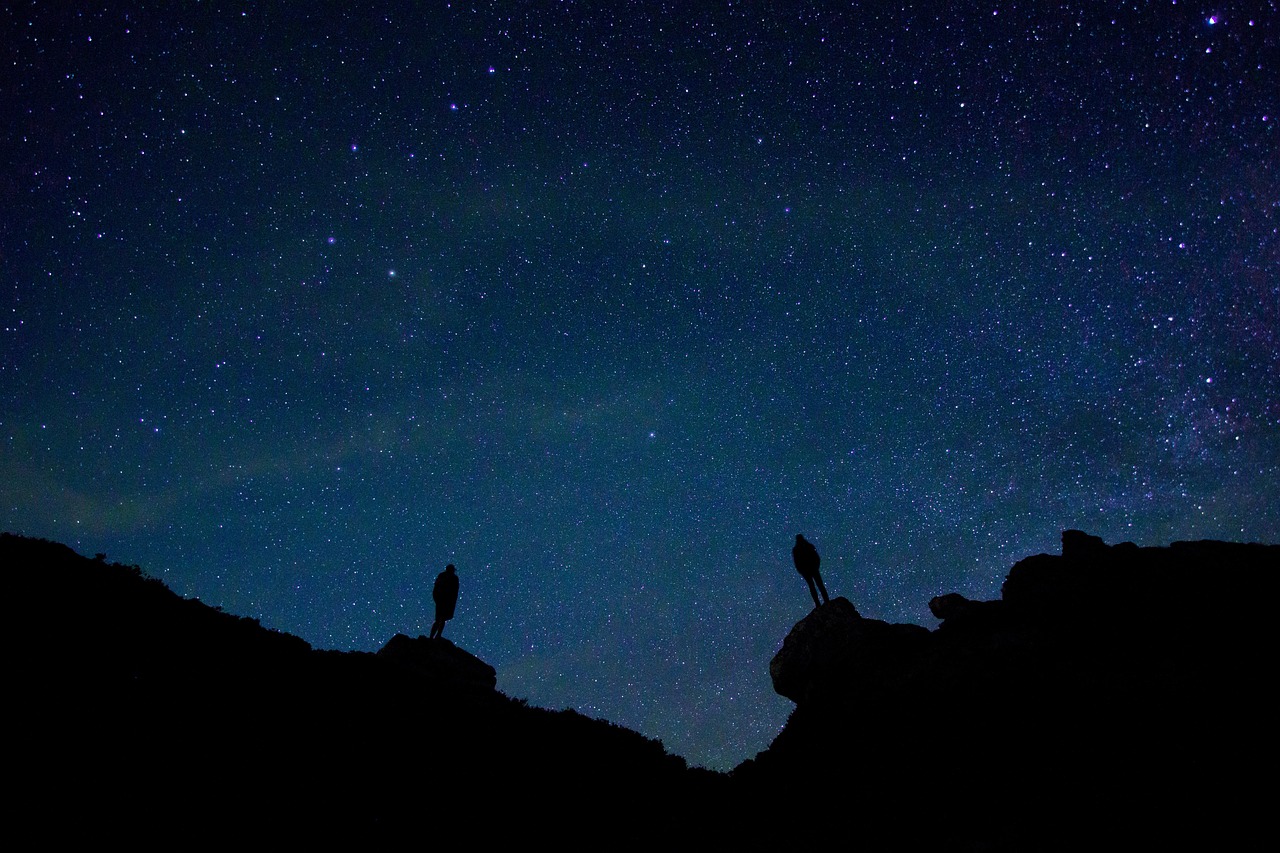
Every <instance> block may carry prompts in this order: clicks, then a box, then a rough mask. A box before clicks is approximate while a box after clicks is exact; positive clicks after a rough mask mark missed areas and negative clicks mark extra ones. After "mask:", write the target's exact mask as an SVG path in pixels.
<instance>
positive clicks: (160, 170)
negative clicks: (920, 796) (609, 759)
mask: <svg viewBox="0 0 1280 853" xmlns="http://www.w3.org/2000/svg"><path fill="white" fill-rule="evenodd" d="M0 27H2V28H3V32H4V37H3V40H2V41H3V44H4V53H3V55H2V57H0V58H2V59H3V63H4V65H3V67H4V72H3V74H2V75H0V79H3V88H2V89H0V98H2V100H0V110H2V111H3V115H2V118H3V122H2V124H3V129H0V134H2V137H0V138H3V140H4V143H3V144H4V150H5V155H6V156H5V158H4V172H3V181H2V182H0V202H2V206H3V210H4V213H3V215H2V218H0V273H2V274H3V285H4V304H3V306H2V309H3V312H4V314H3V321H2V323H0V335H2V337H0V528H2V529H5V530H10V531H13V532H21V533H25V534H29V535H36V536H43V537H48V538H51V539H56V540H59V541H63V542H66V543H68V544H70V545H72V546H73V547H76V548H77V549H78V550H80V551H81V552H82V553H87V554H93V553H96V552H105V553H107V554H108V556H109V558H111V559H113V560H118V561H121V562H125V563H131V564H132V563H136V564H139V565H141V566H142V567H143V569H144V570H146V571H147V572H148V573H150V574H153V575H155V576H157V577H160V578H162V579H163V580H164V581H165V582H166V583H167V584H168V585H169V586H170V587H171V588H172V589H174V591H176V592H178V593H179V594H182V595H185V596H196V597H199V598H200V599H201V600H203V601H205V602H206V603H208V604H213V605H218V606H221V607H223V608H224V609H225V610H227V611H229V612H232V613H236V614H239V615H245V616H253V617H256V618H259V619H261V621H262V623H263V624H264V625H266V626H268V627H272V628H277V629H280V630H283V631H287V632H290V633H293V634H297V635H298V636H300V637H302V638H304V639H306V640H307V641H309V642H311V643H312V644H313V645H315V646H317V647H321V648H337V649H359V650H368V651H372V650H376V649H377V648H379V647H381V646H382V645H383V644H384V643H385V642H386V641H387V640H388V639H389V638H390V637H391V636H392V635H393V634H395V633H396V632H404V633H408V634H411V635H415V636H416V635H418V634H425V633H427V631H428V629H429V627H430V625H431V621H432V618H433V610H432V605H431V594H430V593H431V584H432V582H433V580H434V578H435V576H436V574H437V573H438V572H439V571H441V570H442V569H443V568H444V566H445V564H446V563H450V562H452V563H455V564H456V565H457V567H458V574H459V577H460V579H461V594H460V597H459V603H458V613H457V616H456V618H455V619H454V620H453V621H452V622H450V623H449V625H448V626H447V628H446V629H445V636H446V637H447V638H449V639H451V640H453V641H454V642H456V643H458V644H459V645H461V646H463V647H464V648H466V649H468V650H469V651H471V652H473V653H475V654H477V655H479V656H480V657H481V658H483V659H485V660H486V661H487V662H489V663H490V664H492V665H493V666H494V667H495V668H496V669H497V671H498V684H499V688H500V689H502V690H503V691H504V692H506V693H508V694H510V695H513V696H518V697H524V698H528V699H529V700H530V701H531V702H533V703H534V704H537V705H542V706H545V707H550V708H557V709H558V708H565V707H572V708H576V709H577V710H579V711H581V712H583V713H585V714H589V715H591V716H597V717H603V718H605V719H608V720H610V721H612V722H615V723H619V724H621V725H625V726H628V727H631V728H635V729H637V730H639V731H641V732H643V733H644V734H646V735H649V736H651V737H658V738H661V739H662V740H663V742H664V743H665V744H666V746H667V748H668V749H669V750H670V751H672V752H676V753H679V754H681V755H683V756H685V757H686V758H688V759H689V760H690V761H691V762H692V763H695V764H701V765H706V766H710V767H714V768H716V769H728V768H730V767H732V766H734V765H735V764H737V763H738V762H739V761H741V760H743V759H745V758H748V757H751V756H752V755H754V754H755V752H756V751H758V750H760V749H763V748H764V747H765V746H767V745H768V743H769V741H770V740H771V739H772V737H773V736H774V735H775V734H776V733H777V731H778V730H779V728H780V727H781V725H782V723H783V722H784V721H785V719H786V716H787V714H788V713H789V711H790V708H791V707H792V706H791V703H790V702H789V701H787V700H785V699H782V698H781V697H778V696H777V695H775V694H774V693H773V692H772V688H771V685H770V682H769V676H768V662H769V659H770V657H771V656H772V655H773V653H774V652H775V651H776V649H777V648H778V647H779V646H780V644H781V641H782V638H783V637H784V636H785V635H786V632H787V631H788V630H789V629H790V628H791V626H792V625H793V624H794V623H795V622H796V621H797V620H798V619H800V618H801V617H802V616H804V615H805V613H806V612H808V610H809V609H810V607H811V606H812V602H811V601H810V599H809V595H808V591H807V590H806V588H805V585H804V582H803V580H802V579H801V578H800V577H799V576H798V575H797V574H796V572H795V570H794V569H793V568H792V566H791V556H790V548H791V545H792V543H793V541H794V537H795V534H796V533H804V534H805V535H806V537H807V538H809V539H810V540H811V541H813V542H814V544H815V545H816V546H817V548H818V550H819V551H820V552H821V554H822V559H823V563H822V566H823V576H824V579H825V581H826V585H827V588H828V589H829V590H830V591H831V593H832V595H841V596H845V597H847V598H849V599H850V600H851V601H852V602H853V603H854V605H855V606H856V607H857V608H858V609H859V611H860V612H861V613H862V614H863V615H865V616H870V617H875V618H880V619H886V620H890V621H910V622H916V623H918V624H924V625H928V626H930V627H932V626H933V625H934V624H936V622H935V620H933V619H932V617H931V616H930V614H929V612H928V609H927V602H928V600H929V598H930V597H932V596H934V595H937V594H940V593H944V592H950V591H959V592H962V593H964V594H965V595H968V596H970V597H977V598H994V597H997V596H998V595H999V589H1000V583H1001V581H1002V580H1003V578H1004V575H1005V573H1006V572H1007V571H1008V569H1009V567H1010V566H1011V565H1012V564H1013V563H1014V562H1015V561H1016V560H1018V559H1020V558H1021V557H1024V556H1027V555H1030V554H1033V553H1037V552H1042V551H1051V552H1056V551H1057V549H1058V541H1059V535H1060V531H1061V530H1063V529H1065V528H1071V527H1077V528H1082V529H1085V530H1087V531H1089V532H1091V533H1094V534H1097V535H1101V536H1103V537H1104V538H1105V539H1107V540H1108V541H1111V542H1116V541H1122V540H1132V541H1135V542H1137V543H1139V544H1142V545H1158V544H1165V543H1168V542H1169V541H1172V540H1175V539H1198V538H1218V539H1230V540H1242V541H1270V542H1275V541H1277V540H1278V539H1280V536H1277V530H1278V529H1280V485H1277V484H1280V340H1278V334H1280V333H1278V330H1280V132H1277V125H1278V124H1280V66H1278V65H1277V61H1276V57H1278V56H1280V36H1278V32H1280V12H1278V11H1277V7H1276V4H1275V3H1265V2H1264V3H1254V4H1247V5H1246V4H1223V5H1218V6H1214V5H1204V4H1197V3H1185V2H1178V3H1174V2H1150V3H1142V2H1140V3H1136V4H1126V8H1125V9H1124V10H1122V11H1115V10H1110V9H1102V8H1100V7H1099V4H1088V3H1079V4H1071V3H1017V4H1007V3H986V4H967V3H947V4H943V3H927V4H911V5H903V6H890V5H888V4H867V5H866V6H862V5H850V6H848V7H837V6H836V5H835V4H825V3H823V4H813V3H770V4H764V3H734V4H727V3H706V4H695V3H678V4H677V3H672V4H659V3H634V4H623V3H609V4H585V3H584V4H575V3H439V2H433V3H372V4H360V8H358V9H355V8H351V9H349V8H346V4H337V3H335V4H324V3H311V4H302V3H296V4H283V3H258V4H248V3H201V4H195V3H190V4H188V3H182V4H173V3H155V4H141V3H106V4H94V5H90V4H75V3H21V4H10V5H9V6H6V7H5V9H4V10H3V11H0ZM52 627H53V629H54V630H56V626H52Z"/></svg>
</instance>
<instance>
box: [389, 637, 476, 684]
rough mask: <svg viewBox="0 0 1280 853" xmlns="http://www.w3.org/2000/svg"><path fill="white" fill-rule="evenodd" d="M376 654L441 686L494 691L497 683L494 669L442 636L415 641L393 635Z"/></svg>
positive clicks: (420, 638)
mask: <svg viewBox="0 0 1280 853" xmlns="http://www.w3.org/2000/svg"><path fill="white" fill-rule="evenodd" d="M378 657H380V658H382V659H383V660H387V661H391V662H393V663H396V664H399V665H400V666H403V667H405V668H406V669H410V670H412V671H414V672H416V673H417V674H418V675H421V676H423V677H424V678H426V679H428V680H429V681H431V682H432V683H434V684H437V685H439V686H442V687H458V688H478V689H482V690H493V689H494V688H496V687H497V686H498V671H497V670H495V669H494V668H493V667H491V666H489V664H487V663H485V662H484V661H482V660H480V658H478V657H476V656H475V655H473V654H471V652H469V651H467V650H466V649H461V648H458V647H457V646H455V645H454V644H453V643H451V642H450V641H449V640H446V639H445V638H443V637H440V638H438V639H435V640H432V639H430V638H428V637H423V636H419V637H418V638H417V639H416V640H415V639H411V638H410V637H408V636H406V635H404V634H396V635H395V636H394V637H392V638H391V639H390V640H389V641H388V642H387V644H386V645H385V646H383V647H382V648H381V649H379V650H378Z"/></svg>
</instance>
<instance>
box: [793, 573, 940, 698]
mask: <svg viewBox="0 0 1280 853" xmlns="http://www.w3.org/2000/svg"><path fill="white" fill-rule="evenodd" d="M928 636H929V632H928V630H926V629H925V628H922V627H920V626H919V625H894V624H890V623H888V622H882V621H880V620H878V619H864V618H863V617H862V616H861V615H860V614H859V613H858V611H857V608H855V607H854V606H853V604H852V603H850V601H849V600H848V599H847V598H836V599H832V600H831V601H829V602H827V603H826V604H824V605H822V606H821V607H817V608H815V609H814V610H813V612H812V613H810V614H809V615H808V616H806V617H804V618H803V619H801V620H800V621H799V622H797V623H796V625H795V627H794V628H792V629H791V632H790V633H788V634H787V637H786V639H785V640H783V642H782V648H781V649H779V650H778V653H777V654H776V655H774V656H773V660H771V661H770V662H769V677H770V678H772V679H773V689H774V690H775V691H777V692H778V693H779V694H780V695H782V696H786V697H787V698H788V699H790V700H792V701H793V702H796V703H797V704H800V703H804V702H809V701H812V700H814V699H818V698H820V697H821V695H822V691H823V690H824V689H825V688H826V687H828V686H829V685H831V684H832V682H833V681H837V680H841V679H846V678H848V677H850V676H851V675H855V676H856V675H857V674H862V675H868V676H869V675H871V674H872V672H874V671H880V670H891V669H893V668H894V667H896V666H898V665H899V664H900V663H901V661H900V659H901V658H903V657H904V656H910V655H912V654H914V653H915V652H916V651H917V650H918V649H919V648H921V647H922V644H923V643H924V642H927V640H928ZM886 674H887V673H885V672H881V673H880V675H881V676H884V675H886Z"/></svg>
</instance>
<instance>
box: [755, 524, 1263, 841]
mask: <svg viewBox="0 0 1280 853" xmlns="http://www.w3.org/2000/svg"><path fill="white" fill-rule="evenodd" d="M1278 581H1280V547H1278V546H1262V545H1241V544H1232V543H1223V542H1177V543H1174V544H1173V545H1172V546H1171V547H1168V548H1139V547H1137V546H1135V545H1133V544H1131V543H1125V544H1122V545H1117V546H1115V547H1108V546H1107V545H1105V544H1104V543H1103V541H1102V540H1101V539H1098V538H1097V537H1093V536H1088V535H1086V534H1084V533H1081V532H1079V531H1067V532H1066V533H1064V534H1063V553H1062V555H1061V556H1051V555H1046V554H1041V555H1038V556H1034V557H1029V558H1027V559H1025V560H1022V561H1021V562H1019V563H1018V564H1017V565H1015V566H1014V567H1013V569H1012V571H1010V573H1009V575H1008V578H1007V580H1006V581H1005V583H1004V587H1003V590H1002V596H1001V599H1000V600H998V601H985V602H979V601H969V600H967V599H965V598H964V597H963V596H960V595H958V594H955V593H952V594H949V595H944V596H940V597H938V598H935V599H934V600H933V601H932V602H930V606H931V608H932V609H933V612H934V615H935V616H937V617H939V618H940V619H942V620H943V621H942V623H941V625H940V626H939V627H938V629H937V630H935V631H926V630H925V629H923V628H920V627H919V626H915V625H889V624H886V623H884V622H880V621H877V620H873V619H865V618H862V617H861V616H860V615H859V614H858V613H857V611H856V609H855V608H854V607H853V605H852V604H850V603H849V602H848V601H846V600H844V599H837V600H834V601H832V602H831V603H830V604H827V605H824V606H823V607H822V608H820V609H818V610H816V611H814V612H813V613H812V614H810V615H809V616H807V617H805V619H803V620H801V622H800V623H798V624H797V625H796V626H795V628H794V629H793V630H792V631H791V633H790V635H789V636H788V637H787V639H786V641H785V642H784V644H783V647H782V649H781V650H780V651H779V652H778V654H777V656H776V657H775V658H774V660H773V661H772V664H771V666H770V673H771V675H772V677H773V682H774V686H775V689H776V690H777V691H778V692H779V693H780V694H782V695H784V696H787V697H789V698H791V699H793V700H794V701H796V702H797V703H798V704H797V707H796V709H795V711H794V712H793V714H792V716H791V718H790V719H789V720H788V722H787V724H786V726H785V728H784V729H783V731H782V732H781V733H780V734H779V735H778V737H777V738H776V740H775V741H774V743H773V744H772V745H771V746H770V748H769V749H768V750H766V751H765V752H763V753H761V754H760V755H759V756H758V757H757V759H756V760H755V761H752V762H747V763H745V764H743V765H741V766H740V767H739V768H737V770H736V771H735V777H736V779H737V781H738V782H739V783H744V784H745V786H746V787H747V788H748V789H749V790H752V791H754V792H756V794H757V795H764V793H765V792H767V791H768V790H769V789H772V788H774V787H775V786H776V785H777V782H778V780H779V779H810V780H814V782H813V785H812V787H811V789H810V794H809V795H807V796H806V798H807V799H810V800H816V801H817V803H816V808H815V809H814V810H813V812H812V813H816V814H832V813H837V812H847V811H850V810H851V809H855V808H856V809H857V810H859V811H861V812H863V813H864V814H869V815H875V816H876V818H877V820H879V821H880V822H881V827H882V831H883V833H884V835H883V838H885V839H895V840H897V841H899V842H901V843H915V844H919V845H920V846H923V847H926V848H929V849H946V848H948V847H951V846H960V847H963V848H973V849H993V848H996V849H1010V850H1026V849H1082V847H1089V848H1092V849H1096V848H1098V847H1102V848H1107V849H1118V848H1120V847H1121V846H1125V845H1137V846H1138V847H1140V848H1142V849H1155V848H1157V847H1160V846H1165V847H1172V848H1174V849H1186V848H1187V847H1188V846H1191V847H1195V846H1197V845H1202V846H1203V847H1205V848H1209V847H1211V848H1213V849H1226V848H1229V847H1231V846H1233V844H1232V843H1233V842H1237V843H1236V844H1235V846H1248V845H1247V844H1241V843H1239V842H1247V841H1251V840H1252V839H1254V838H1259V837H1265V836H1266V835H1267V834H1268V833H1267V830H1268V827H1267V822H1268V821H1269V814H1270V801H1271V788H1270V783H1269V782H1268V781H1265V780H1268V779H1269V778H1270V777H1271V776H1272V775H1273V774H1274V772H1275V767H1276V759H1277V755H1276V749H1275V734H1274V731H1275V724H1274V721H1273V717H1274V712H1273V710H1272V709H1273V708H1274V705H1273V702H1272V700H1271V699H1270V696H1271V693H1272V691H1273V690H1274V685H1273V683H1272V682H1273V681H1274V678H1275V664H1276V655H1275V650H1276V645H1275V641H1274V639H1273V638H1274V636H1275V629H1274V627H1273V626H1272V625H1271V624H1270V618H1271V613H1270V604H1271V603H1272V602H1274V601H1276V590H1277V585H1278V583H1277V582H1278ZM864 819H865V818H864Z"/></svg>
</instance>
